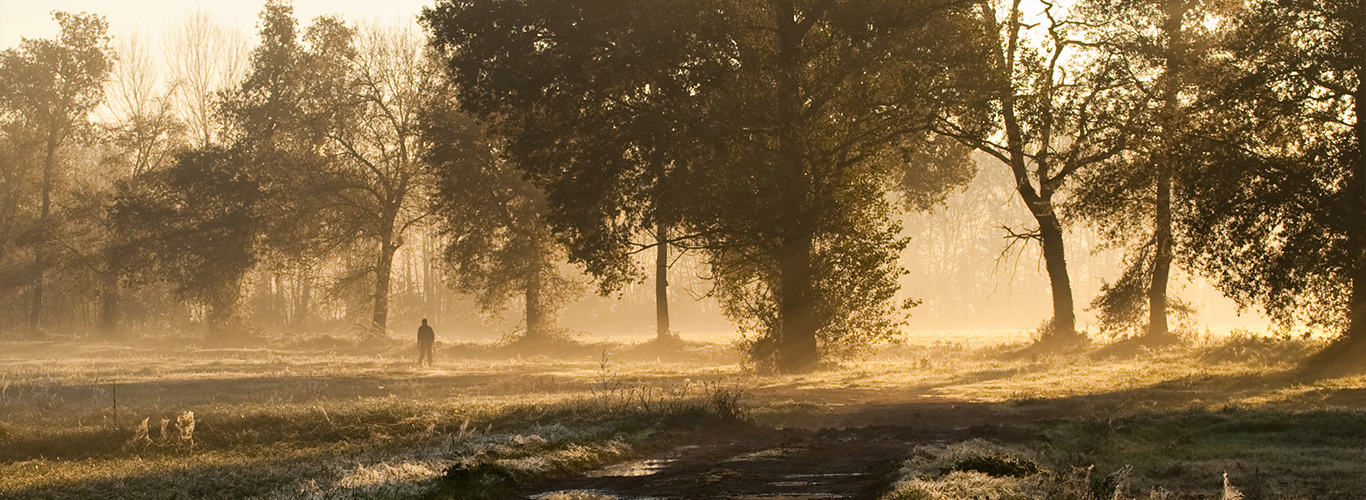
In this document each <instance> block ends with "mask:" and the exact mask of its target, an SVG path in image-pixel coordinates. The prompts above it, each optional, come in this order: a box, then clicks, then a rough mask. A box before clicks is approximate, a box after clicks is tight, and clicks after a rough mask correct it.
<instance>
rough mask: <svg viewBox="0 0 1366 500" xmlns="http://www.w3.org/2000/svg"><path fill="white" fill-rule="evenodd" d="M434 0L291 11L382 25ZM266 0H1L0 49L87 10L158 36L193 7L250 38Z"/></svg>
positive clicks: (297, 6) (118, 29) (325, 4)
mask: <svg viewBox="0 0 1366 500" xmlns="http://www.w3.org/2000/svg"><path fill="white" fill-rule="evenodd" d="M434 2H435V0H294V2H293V3H294V16H295V17H296V18H298V19H299V24H300V25H301V26H302V25H307V24H308V22H309V21H310V20H312V19H313V18H314V17H317V16H320V15H325V14H341V15H342V16H343V17H345V18H346V19H347V20H348V21H350V20H356V19H367V20H371V21H375V22H381V23H384V24H388V23H393V22H397V21H400V20H408V19H412V18H413V17H414V16H416V15H417V14H418V13H419V12H421V11H422V7H423V6H424V5H430V4H432V3H434ZM263 5H265V0H259V1H257V0H246V1H242V0H217V1H205V0H0V48H10V47H15V46H18V45H19V39H20V38H21V37H25V38H52V37H54V36H56V34H57V22H56V21H54V20H53V19H52V15H51V13H52V11H54V10H62V11H67V12H90V13H95V14H100V15H103V16H105V19H107V20H108V21H109V34H111V35H113V36H115V37H117V36H121V35H124V34H127V33H132V32H133V31H135V30H136V31H138V32H140V33H141V34H142V35H143V36H146V37H149V38H151V39H152V40H160V39H161V35H162V33H163V32H165V30H166V28H168V27H170V26H173V25H177V24H179V23H181V22H183V21H184V19H185V17H186V16H187V15H188V14H190V13H191V12H194V11H196V10H201V9H202V10H204V11H206V12H208V13H209V14H210V15H211V16H212V17H213V18H214V19H217V20H218V21H220V22H222V23H225V24H228V25H231V26H236V27H237V28H238V29H240V30H242V32H243V34H245V35H247V36H249V37H251V36H254V35H255V33H256V19H257V14H258V13H260V11H261V7H262V6H263Z"/></svg>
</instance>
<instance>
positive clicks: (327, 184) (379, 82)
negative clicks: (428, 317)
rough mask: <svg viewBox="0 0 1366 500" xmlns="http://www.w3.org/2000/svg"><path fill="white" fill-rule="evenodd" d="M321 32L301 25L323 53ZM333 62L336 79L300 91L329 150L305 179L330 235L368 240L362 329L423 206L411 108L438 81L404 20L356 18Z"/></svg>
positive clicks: (418, 107)
mask: <svg viewBox="0 0 1366 500" xmlns="http://www.w3.org/2000/svg"><path fill="white" fill-rule="evenodd" d="M315 26H319V25H315ZM315 34H316V35H315ZM321 36H322V31H321V30H320V31H314V30H313V29H310V37H312V43H311V45H312V47H313V49H314V53H317V54H326V53H327V52H330V51H328V50H326V49H324V48H322V47H323V46H325V45H326V44H327V42H326V41H325V40H324V39H322V38H321ZM338 43H342V41H341V40H338ZM323 61H325V58H324V57H322V56H315V57H314V64H315V65H317V66H319V67H326V64H324V63H323ZM335 63H336V64H339V65H340V67H336V68H334V69H333V70H332V71H335V72H336V77H337V79H336V80H333V81H337V82H338V83H341V84H342V86H341V87H338V88H335V89H331V90H328V91H324V92H316V93H310V94H309V95H307V96H306V100H307V101H306V102H308V103H309V104H310V106H312V107H314V108H316V110H317V111H316V112H318V113H322V114H325V115H327V116H329V117H330V120H331V124H330V125H329V126H327V127H326V129H325V130H326V137H327V142H326V145H327V146H329V147H330V148H331V149H332V150H333V151H335V153H333V154H332V156H331V158H330V161H328V162H326V163H325V164H324V165H325V167H324V170H323V171H322V172H318V173H321V174H322V175H320V176H317V177H314V181H315V182H319V184H320V187H321V189H322V191H321V192H320V194H321V198H322V199H321V200H319V201H320V202H321V203H322V205H323V206H325V207H327V208H326V209H325V212H326V214H325V215H324V216H323V217H325V218H327V219H328V221H329V226H330V227H331V228H332V230H333V232H334V234H333V235H332V237H333V238H337V239H338V240H339V242H344V243H345V244H346V245H348V246H351V247H352V248H354V245H355V244H356V243H358V242H364V243H367V244H369V245H371V248H372V249H373V250H372V252H370V255H371V257H372V258H373V261H372V262H373V264H372V265H370V266H365V267H364V268H363V269H364V272H365V274H366V275H368V276H370V277H371V278H372V279H373V284H374V288H373V290H374V293H373V295H372V297H373V314H372V320H371V329H372V331H373V332H374V333H377V334H378V333H383V332H385V330H386V326H387V323H388V316H389V294H390V276H391V274H392V272H393V262H394V254H395V253H396V252H397V251H398V250H399V248H400V247H401V246H402V245H403V244H404V237H405V236H407V235H408V233H409V232H410V230H411V229H413V228H414V227H415V226H417V225H419V224H421V223H422V222H423V221H424V220H425V219H426V218H427V216H428V214H429V213H430V212H429V211H428V210H429V206H428V204H427V200H426V196H425V195H426V194H427V190H428V188H429V187H430V185H431V181H430V179H429V176H428V175H427V173H428V169H427V167H426V164H425V163H424V160H423V156H424V153H425V152H424V149H423V148H424V143H423V142H421V141H420V137H419V136H420V132H421V131H420V129H419V127H418V117H419V113H420V112H422V110H423V108H424V106H425V105H426V103H427V101H428V100H431V99H440V98H441V95H440V94H441V92H442V90H443V88H442V85H441V80H440V72H439V70H437V69H436V68H435V67H434V66H433V65H432V64H431V63H432V59H431V58H430V57H429V56H428V54H426V53H425V51H424V48H423V46H422V43H421V42H420V40H419V39H418V38H417V37H416V35H415V33H413V32H412V31H411V30H409V29H402V28H396V27H395V28H382V27H379V26H369V27H366V28H365V29H363V30H362V31H361V34H360V38H359V43H358V44H357V47H356V50H355V52H354V53H352V54H351V57H349V58H344V59H339V60H336V61H335ZM322 72H323V73H326V72H327V71H326V70H324V71H322ZM311 80H313V81H327V78H320V77H314V78H311Z"/></svg>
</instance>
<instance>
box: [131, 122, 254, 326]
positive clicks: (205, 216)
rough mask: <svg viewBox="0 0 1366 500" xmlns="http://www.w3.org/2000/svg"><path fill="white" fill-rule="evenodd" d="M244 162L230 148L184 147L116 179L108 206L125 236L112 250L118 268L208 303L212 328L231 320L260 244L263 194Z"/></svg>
mask: <svg viewBox="0 0 1366 500" xmlns="http://www.w3.org/2000/svg"><path fill="white" fill-rule="evenodd" d="M241 164H242V159H241V153H240V152H239V151H235V150H226V149H222V148H211V149H207V150H194V151H190V152H187V153H184V154H182V155H180V157H179V158H178V159H177V161H176V163H175V165H174V166H172V167H171V168H170V169H167V170H164V171H153V172H149V173H147V174H144V175H142V176H140V177H136V178H133V179H131V180H129V181H126V182H124V183H121V184H120V186H119V191H118V194H117V197H116V200H115V202H114V206H113V207H112V208H111V209H110V214H111V215H110V217H111V219H112V221H113V225H114V227H115V228H116V231H117V232H118V233H119V234H121V235H123V238H125V242H124V244H123V245H122V246H121V247H120V248H116V249H115V250H114V251H115V256H114V258H115V262H116V263H117V266H118V267H120V268H122V269H126V270H128V271H129V272H131V273H132V274H133V275H134V276H135V278H134V279H135V281H138V282H141V283H148V282H154V281H159V280H166V281H169V282H171V283H174V284H175V285H176V292H177V294H178V295H179V296H180V297H181V298H183V299H185V300H189V301H191V302H194V303H197V304H200V305H203V306H205V307H207V308H208V312H207V314H206V318H205V319H206V321H207V322H208V323H209V325H210V326H211V327H212V328H215V329H221V328H224V327H226V326H228V324H229V323H230V322H231V321H232V320H234V319H236V313H237V310H236V308H237V305H238V302H239V299H240V294H241V280H242V277H243V276H245V275H246V273H247V271H249V270H250V269H251V267H252V266H253V265H255V264H256V262H257V252H258V245H259V244H260V242H259V239H258V235H259V228H260V220H259V219H258V216H257V214H256V211H255V210H256V208H257V207H256V204H257V203H258V202H259V200H261V198H262V192H261V188H260V184H259V183H258V182H257V181H256V180H255V179H254V178H253V177H252V176H251V175H250V174H248V173H247V172H243V171H242V169H241ZM215 333H219V334H221V333H224V332H221V331H216V332H215Z"/></svg>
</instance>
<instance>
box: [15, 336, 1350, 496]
mask: <svg viewBox="0 0 1366 500" xmlns="http://www.w3.org/2000/svg"><path fill="white" fill-rule="evenodd" d="M1317 347H1318V344H1315V343H1313V342H1308V341H1304V340H1299V339H1288V338H1274V337H1259V336H1253V335H1247V334H1237V335H1234V336H1232V337H1227V336H1219V337H1204V338H1195V339H1190V341H1189V342H1188V343H1187V344H1184V345H1180V346H1175V347H1169V348H1164V349H1130V348H1127V347H1126V346H1125V345H1124V344H1122V343H1116V344H1108V345H1107V344H1103V343H1102V344H1098V345H1097V346H1093V347H1090V348H1086V349H1082V350H1078V351H1075V352H1071V353H1066V354H1048V355H1045V354H1039V353H1031V352H1030V351H1029V350H1027V349H1024V346H1023V345H1022V344H1018V343H1016V344H1009V343H1006V344H1002V343H990V342H980V341H974V342H972V343H969V342H965V341H947V342H946V341H937V342H920V343H916V342H914V339H908V340H907V342H905V343H903V344H900V345H891V346H884V347H882V348H880V349H879V350H878V352H876V353H875V354H873V355H871V356H869V357H868V358H867V359H862V360H852V361H847V362H844V363H843V364H841V365H840V366H837V367H836V366H831V367H829V368H828V369H826V370H822V371H819V372H815V373H810V374H804V375H792V376H760V375H756V374H753V373H750V372H748V371H746V370H745V369H744V368H743V367H742V366H741V365H740V364H738V363H737V358H736V357H735V355H734V353H733V352H732V351H730V350H729V348H728V347H727V346H726V345H724V344H723V343H718V342H694V343H690V344H686V345H671V346H659V345H652V344H649V343H635V344H632V343H630V342H624V341H611V340H610V339H609V340H602V339H598V340H596V341H593V342H587V341H580V342H577V343H569V344H564V345H560V346H556V347H555V348H553V349H542V350H540V351H523V352H514V351H511V350H508V349H507V348H500V347H497V346H494V345H487V344H485V345H473V344H458V345H449V344H448V345H447V346H446V347H445V348H444V349H441V350H439V352H438V363H437V366H435V367H432V368H425V367H422V368H420V367H417V366H415V365H414V364H413V363H412V361H413V357H414V353H411V352H408V351H409V350H411V346H407V344H406V343H404V342H398V341H396V342H395V343H393V344H392V345H378V346H377V345H352V344H351V343H348V342H345V341H341V340H337V339H330V338H313V339H307V340H305V341H300V342H284V341H269V340H263V341H262V345H261V346H259V347H249V348H237V349H209V348H202V347H198V346H196V345H195V342H193V341H189V340H185V339H181V340H175V339H139V340H131V341H124V342H119V343H90V342H88V341H80V340H79V339H54V340H50V341H45V342H18V341H11V342H0V497H3V498H148V497H159V498H452V499H454V498H538V499H545V500H557V499H599V498H619V499H627V498H637V499H638V498H743V499H764V498H785V499H794V498H868V499H879V498H881V499H889V500H890V499H895V498H993V499H994V498H1001V499H1005V498H1105V499H1116V498H1221V497H1222V496H1224V495H1225V494H1226V493H1225V484H1224V473H1227V474H1228V478H1229V480H1228V481H1229V485H1230V487H1232V488H1236V489H1238V490H1241V494H1242V495H1243V496H1244V498H1247V499H1249V500H1255V499H1263V498H1306V499H1307V498H1366V413H1363V411H1362V409H1363V408H1366V377H1363V376H1361V375H1353V374H1347V375H1342V374H1335V375H1325V374H1324V373H1321V372H1313V371H1307V370H1305V369H1303V368H1302V367H1301V364H1300V362H1301V361H1302V360H1303V359H1305V356H1307V355H1308V354H1309V353H1311V352H1312V351H1313V350H1314V349H1315V348H1317ZM550 354H554V355H555V356H551V355H550ZM187 419H188V420H187ZM163 422H164V423H163ZM191 422H192V423H191Z"/></svg>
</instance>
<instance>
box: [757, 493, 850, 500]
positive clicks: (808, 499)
mask: <svg viewBox="0 0 1366 500" xmlns="http://www.w3.org/2000/svg"><path fill="white" fill-rule="evenodd" d="M730 498H731V499H732V500H827V499H831V498H849V497H848V496H845V495H836V494H834V493H774V494H771V495H744V496H738V497H730Z"/></svg>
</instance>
